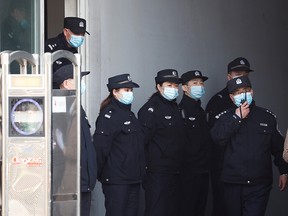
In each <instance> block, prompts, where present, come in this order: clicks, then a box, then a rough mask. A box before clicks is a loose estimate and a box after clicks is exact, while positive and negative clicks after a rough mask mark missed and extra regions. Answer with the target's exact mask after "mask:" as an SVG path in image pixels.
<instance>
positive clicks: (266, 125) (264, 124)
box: [260, 123, 268, 127]
mask: <svg viewBox="0 0 288 216" xmlns="http://www.w3.org/2000/svg"><path fill="white" fill-rule="evenodd" d="M260 126H262V127H268V124H267V123H260Z"/></svg>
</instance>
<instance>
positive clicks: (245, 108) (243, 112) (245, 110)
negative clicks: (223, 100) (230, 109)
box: [235, 101, 250, 119]
mask: <svg viewBox="0 0 288 216" xmlns="http://www.w3.org/2000/svg"><path fill="white" fill-rule="evenodd" d="M249 112H250V108H249V104H248V102H247V101H245V102H244V103H243V104H242V105H241V106H240V107H238V108H237V109H236V110H235V114H236V115H238V116H239V117H240V118H242V119H244V118H247V116H248V115H249Z"/></svg>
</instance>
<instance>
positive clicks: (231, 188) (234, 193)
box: [224, 183, 272, 216]
mask: <svg viewBox="0 0 288 216" xmlns="http://www.w3.org/2000/svg"><path fill="white" fill-rule="evenodd" d="M271 188H272V186H271V184H269V183H268V184H267V183H266V184H265V183H262V184H257V185H247V184H229V183H224V202H225V211H226V215H227V216H265V211H266V207H267V203H268V200H269V195H270V191H271Z"/></svg>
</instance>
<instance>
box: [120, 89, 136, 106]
mask: <svg viewBox="0 0 288 216" xmlns="http://www.w3.org/2000/svg"><path fill="white" fill-rule="evenodd" d="M133 99H134V97H133V92H122V97H121V98H119V99H118V100H119V101H120V102H121V103H123V104H126V105H128V104H131V103H132V101H133Z"/></svg>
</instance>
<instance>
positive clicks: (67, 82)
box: [53, 64, 97, 216]
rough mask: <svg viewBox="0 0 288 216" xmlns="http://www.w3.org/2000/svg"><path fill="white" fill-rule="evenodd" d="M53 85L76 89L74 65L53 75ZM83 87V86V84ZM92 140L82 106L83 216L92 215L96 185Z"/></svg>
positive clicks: (63, 68)
mask: <svg viewBox="0 0 288 216" xmlns="http://www.w3.org/2000/svg"><path fill="white" fill-rule="evenodd" d="M89 73H90V72H82V73H81V76H85V75H87V74H89ZM53 83H54V86H58V88H59V89H63V90H65V89H67V90H71V89H75V80H74V79H73V66H72V64H69V65H65V66H63V67H61V68H59V69H58V70H57V71H56V72H55V73H54V74H53ZM81 85H83V83H82V84H81ZM56 88H57V87H56ZM82 89H83V88H82ZM82 93H83V92H82ZM91 138H92V136H91V133H90V124H89V122H88V118H87V116H86V113H85V111H84V109H83V107H82V106H81V185H80V186H81V188H80V189H81V216H89V215H90V206H91V192H92V191H93V189H94V187H95V184H96V175H97V164H96V151H95V147H94V146H93V143H92V139H91Z"/></svg>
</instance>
